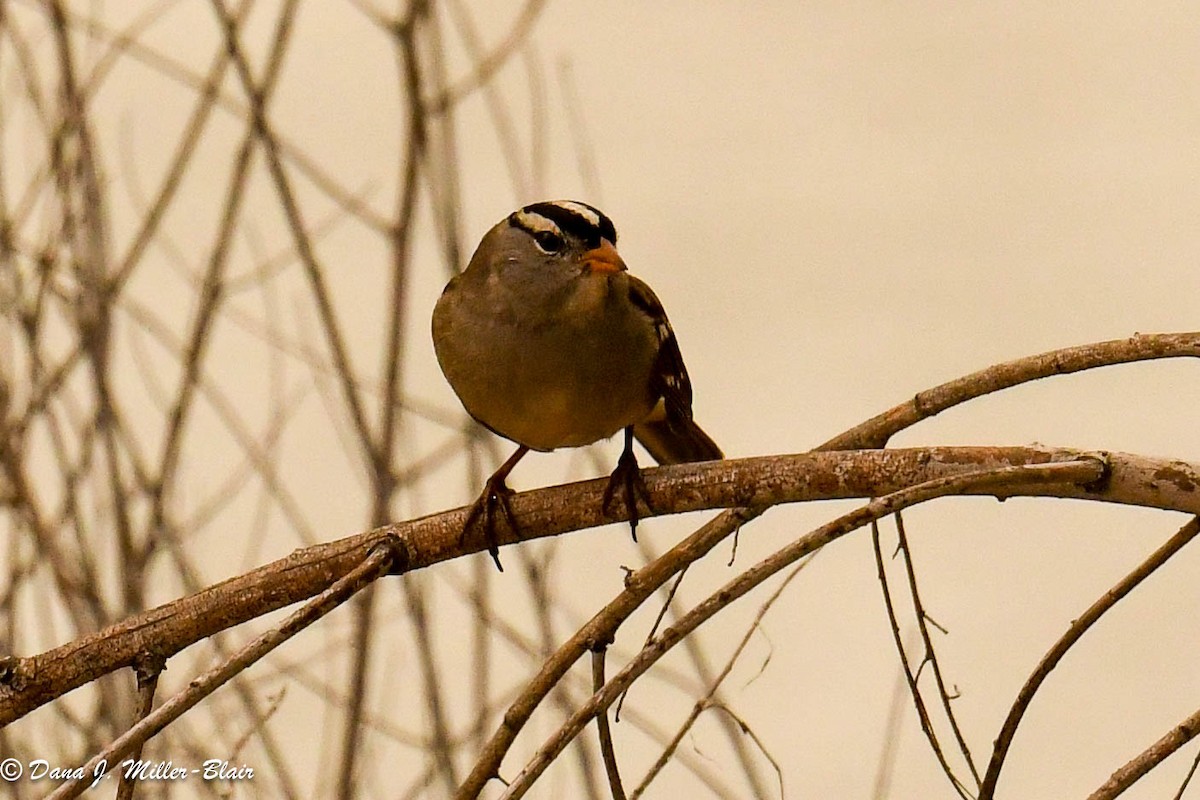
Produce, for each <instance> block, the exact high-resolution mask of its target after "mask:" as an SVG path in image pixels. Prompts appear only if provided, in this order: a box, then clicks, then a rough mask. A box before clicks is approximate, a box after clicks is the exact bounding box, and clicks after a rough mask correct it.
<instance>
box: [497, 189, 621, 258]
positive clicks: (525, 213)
mask: <svg viewBox="0 0 1200 800" xmlns="http://www.w3.org/2000/svg"><path fill="white" fill-rule="evenodd" d="M509 221H510V222H511V223H512V224H513V225H516V226H517V227H519V228H523V229H524V230H527V231H529V233H530V234H536V233H540V232H550V233H556V234H558V235H560V236H562V235H566V236H571V237H574V238H576V239H580V240H582V241H583V242H585V243H586V244H587V246H588V247H599V246H600V239H601V238H604V239H608V241H610V242H612V243H613V244H616V243H617V229H616V227H615V226H614V225H613V223H612V220H611V219H609V218H608V217H606V216H605V215H604V212H602V211H600V210H599V209H597V208H594V207H593V206H589V205H588V204H587V203H577V202H575V201H573V200H551V201H547V202H544V203H533V204H532V205H528V206H525V207H524V208H522V209H520V210H519V211H514V212H513V213H512V214H511V215H509Z"/></svg>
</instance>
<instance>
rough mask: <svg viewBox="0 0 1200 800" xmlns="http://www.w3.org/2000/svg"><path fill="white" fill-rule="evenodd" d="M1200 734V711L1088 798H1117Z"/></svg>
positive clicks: (1121, 769)
mask: <svg viewBox="0 0 1200 800" xmlns="http://www.w3.org/2000/svg"><path fill="white" fill-rule="evenodd" d="M1197 735H1200V710H1197V711H1196V712H1195V713H1193V714H1192V715H1191V716H1189V717H1188V718H1187V719H1185V720H1184V721H1183V722H1181V723H1179V724H1178V725H1176V726H1175V727H1174V728H1172V729H1171V730H1170V731H1168V732H1167V733H1166V735H1164V736H1163V737H1162V738H1161V739H1159V740H1158V741H1157V742H1155V743H1154V744H1152V745H1150V746H1149V747H1148V748H1146V750H1145V751H1143V752H1142V753H1141V754H1139V755H1138V756H1137V757H1136V758H1134V759H1133V760H1131V761H1130V762H1129V763H1128V764H1126V765H1125V766H1123V767H1121V768H1120V769H1119V770H1117V771H1116V772H1114V773H1113V774H1112V777H1111V778H1109V779H1108V780H1107V781H1105V782H1104V785H1103V786H1101V787H1100V788H1099V789H1097V790H1096V791H1094V792H1092V793H1091V794H1089V795H1088V798H1087V800H1111V799H1112V798H1114V797H1117V796H1118V795H1120V794H1121V793H1122V792H1124V791H1125V790H1126V789H1128V788H1129V787H1130V786H1132V785H1133V784H1134V783H1136V782H1137V781H1138V780H1139V779H1140V778H1141V777H1142V776H1143V775H1145V774H1146V773H1147V772H1149V771H1150V770H1152V769H1154V768H1155V767H1156V766H1158V765H1159V764H1161V763H1162V762H1163V761H1165V760H1166V759H1167V756H1169V755H1171V754H1172V753H1174V752H1175V751H1176V750H1178V749H1179V748H1181V747H1183V746H1184V745H1185V744H1187V743H1188V742H1190V741H1191V740H1192V739H1195V738H1196V736H1197Z"/></svg>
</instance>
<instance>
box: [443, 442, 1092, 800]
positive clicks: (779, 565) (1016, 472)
mask: <svg viewBox="0 0 1200 800" xmlns="http://www.w3.org/2000/svg"><path fill="white" fill-rule="evenodd" d="M1095 466H1096V465H1095V464H1094V463H1088V462H1087V461H1073V462H1067V463H1061V462H1060V463H1052V464H1040V465H1030V466H1016V467H998V468H994V469H984V470H976V471H973V472H970V473H967V474H962V475H953V476H947V477H943V478H934V479H933V480H930V481H925V482H923V483H920V484H918V485H915V486H910V487H908V488H906V489H901V490H899V491H897V492H892V493H888V494H887V495H886V496H884V497H880V498H877V499H875V500H872V501H871V502H869V503H867V504H866V505H865V506H860V507H859V508H856V509H855V510H853V511H851V512H850V513H848V514H844V515H843V516H841V517H838V518H837V519H835V520H832V521H831V522H828V523H826V524H824V525H822V526H821V527H819V528H817V529H816V530H814V531H812V532H810V533H808V534H805V535H804V536H802V537H800V538H799V539H797V540H795V541H794V542H792V543H791V544H789V545H787V546H785V547H783V548H781V549H780V550H778V551H776V552H775V553H773V554H772V555H771V556H769V557H768V558H766V559H764V560H762V561H760V562H759V563H758V564H755V565H754V566H753V567H751V568H750V569H748V570H746V571H745V572H743V573H742V574H740V575H738V576H737V577H736V578H734V579H733V580H731V581H729V582H728V583H726V584H725V585H724V586H722V587H721V588H720V589H718V590H717V591H716V592H714V593H713V594H711V595H709V597H708V598H706V599H705V600H704V601H703V602H701V603H699V604H698V605H697V606H696V607H695V608H693V609H692V610H691V611H689V612H688V613H687V614H685V615H684V616H683V617H681V618H680V619H679V621H678V622H676V623H675V624H674V625H672V626H671V627H669V628H667V629H666V630H665V631H663V632H662V633H661V634H659V635H658V636H657V637H656V638H655V640H654V641H653V642H651V643H650V644H648V645H647V646H646V647H644V648H642V650H641V652H639V653H638V654H637V655H636V656H634V658H633V659H631V660H630V661H629V663H628V664H626V665H625V667H624V668H623V669H622V670H621V671H620V672H618V673H617V674H616V675H615V676H613V678H612V680H610V681H609V682H608V683H607V684H606V685H605V686H604V689H603V690H601V691H599V692H597V693H596V694H594V695H592V698H591V699H590V700H589V701H588V702H587V703H585V704H583V706H581V707H580V708H579V710H578V711H576V712H575V713H574V714H573V715H572V716H571V718H570V719H569V720H567V722H566V723H564V724H563V726H562V727H561V728H559V729H558V731H556V732H555V733H554V734H553V735H552V736H551V737H550V738H549V739H548V740H547V741H546V743H545V744H544V745H543V746H542V747H541V748H540V749H539V750H538V752H537V754H536V755H535V756H534V757H533V759H531V760H530V762H529V763H528V764H527V765H526V767H525V768H524V769H523V770H521V772H520V774H518V775H517V776H516V778H514V779H513V781H512V783H511V784H509V786H508V788H507V790H506V791H505V792H504V794H503V795H502V796H501V800H517V798H520V797H522V796H524V794H525V792H526V791H527V790H528V789H529V787H530V786H531V785H532V784H533V782H534V781H535V780H537V778H538V776H539V775H541V773H542V772H543V771H544V770H545V768H546V767H547V766H549V764H550V763H551V762H552V761H553V760H554V759H555V758H556V757H557V755H558V753H560V752H562V749H563V748H564V747H566V746H567V745H568V744H569V743H570V742H571V741H572V740H573V739H574V738H575V737H576V736H577V735H578V734H579V732H580V731H581V730H582V729H583V727H584V726H585V725H586V724H587V723H588V722H589V721H590V720H591V719H592V718H593V717H594V716H596V715H597V714H600V713H603V712H604V710H605V709H607V708H608V707H609V705H611V704H612V703H613V702H614V701H615V700H616V699H617V697H619V696H620V694H621V693H622V692H624V691H625V690H626V689H627V688H628V687H629V686H630V685H631V684H632V683H633V681H635V680H636V679H637V678H638V677H640V676H641V675H642V674H644V673H645V672H646V670H648V669H649V668H650V667H651V666H653V665H654V663H655V662H657V661H658V660H659V659H660V658H662V656H663V655H665V654H666V653H667V652H668V651H669V650H670V649H671V648H672V647H674V646H675V645H676V644H678V643H679V642H680V641H682V640H683V639H684V638H685V637H686V636H688V635H689V634H691V633H692V632H693V631H694V630H696V628H698V627H699V626H700V625H701V624H703V623H704V622H706V621H707V620H709V619H710V618H711V617H713V616H714V615H715V614H716V613H717V612H718V611H720V610H722V609H724V608H726V607H727V606H728V605H730V604H731V603H732V602H733V601H735V600H737V599H738V598H740V597H742V596H744V595H745V594H746V593H747V592H749V591H750V590H751V589H753V588H755V587H756V586H759V585H760V584H761V583H762V582H763V581H765V580H766V579H767V578H769V577H771V576H772V575H774V574H776V573H777V572H779V571H780V570H782V569H784V568H785V567H787V566H788V565H789V564H792V563H795V562H796V561H797V560H798V559H800V558H802V557H803V556H805V555H808V554H809V553H812V552H814V551H815V550H817V549H819V548H821V547H824V546H825V545H826V544H829V543H830V542H832V541H833V540H835V539H837V538H840V537H841V536H844V535H846V534H848V533H850V532H852V531H854V530H857V529H858V528H861V527H863V526H864V525H868V524H870V523H871V522H872V521H874V520H878V519H880V518H881V517H885V516H888V515H889V514H894V513H896V512H897V511H900V510H902V509H904V508H907V507H909V506H912V505H915V504H917V503H923V502H926V501H928V500H932V499H935V498H938V497H945V496H947V495H961V494H975V493H979V492H984V493H988V494H992V493H998V492H1003V491H1004V490H1005V489H1006V488H1008V487H1013V488H1015V487H1016V486H1024V485H1029V482H1044V485H1046V486H1054V485H1061V482H1063V481H1070V482H1081V481H1082V482H1088V481H1089V477H1088V476H1089V474H1095V473H1094V472H1093V471H1092V470H1093V469H1094V468H1095ZM460 794H461V790H460Z"/></svg>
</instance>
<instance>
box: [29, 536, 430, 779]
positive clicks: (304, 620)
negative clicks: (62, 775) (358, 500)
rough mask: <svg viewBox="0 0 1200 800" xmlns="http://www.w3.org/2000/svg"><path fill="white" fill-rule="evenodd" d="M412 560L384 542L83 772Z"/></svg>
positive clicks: (394, 542)
mask: <svg viewBox="0 0 1200 800" xmlns="http://www.w3.org/2000/svg"><path fill="white" fill-rule="evenodd" d="M406 561H407V555H406V552H405V549H404V544H403V543H402V542H401V541H400V540H399V539H397V538H395V537H391V538H389V539H384V540H381V541H380V545H379V546H378V547H375V548H373V549H372V550H371V551H370V553H368V555H367V557H366V558H365V559H363V560H362V562H361V563H359V564H358V566H356V567H355V568H354V569H353V570H351V571H350V572H348V573H347V574H346V575H345V576H343V577H342V578H340V579H339V580H337V581H335V582H334V583H333V584H332V585H331V586H330V587H329V588H328V589H326V590H325V591H323V592H321V594H320V595H318V596H317V597H314V598H313V599H312V600H311V601H309V602H308V603H306V604H305V605H304V607H303V608H301V609H299V610H298V611H296V612H295V613H293V614H292V615H291V616H289V617H288V618H287V619H285V620H284V621H283V622H282V623H281V624H280V625H279V626H278V627H275V628H272V629H271V630H269V631H267V632H265V633H263V634H262V635H261V636H258V637H256V638H255V639H254V640H253V641H251V642H249V643H248V644H247V645H246V646H245V647H243V648H242V649H241V650H239V651H238V652H237V653H235V654H234V655H233V656H232V657H230V658H229V659H227V660H225V661H223V662H222V663H221V664H219V665H217V666H216V667H213V668H212V669H210V670H208V671H206V672H204V673H203V674H201V675H199V676H197V677H195V678H193V679H192V681H191V683H189V684H188V687H187V688H186V689H185V690H183V691H182V692H180V693H179V694H177V695H175V696H174V697H172V698H171V699H170V700H168V701H167V702H165V703H163V704H162V705H161V706H159V707H158V708H157V709H155V710H154V711H153V712H151V713H150V714H149V715H147V716H146V717H143V718H142V719H141V720H140V721H138V722H137V723H136V724H135V725H134V726H133V727H131V728H130V729H129V730H127V731H126V732H125V733H124V734H122V735H121V736H119V737H118V738H117V739H116V740H115V741H113V742H112V744H110V745H109V746H108V747H107V748H105V750H104V751H103V752H101V753H98V754H97V755H95V756H93V757H92V758H91V759H89V760H88V762H87V763H86V764H85V765H84V766H83V767H82V772H83V773H84V774H85V775H94V774H95V772H96V768H97V766H98V765H99V764H101V763H102V762H103V763H107V764H111V763H115V762H117V761H119V760H120V759H122V758H124V757H125V756H127V755H128V754H129V753H131V752H133V750H134V749H135V748H137V747H140V746H141V744H142V743H144V742H145V741H146V740H147V739H149V738H150V737H152V736H154V735H155V734H157V733H158V732H159V731H161V730H162V729H163V728H165V727H166V726H167V725H168V724H170V723H171V722H172V721H174V720H175V719H177V718H178V717H179V716H180V715H182V714H183V713H184V712H186V711H188V710H189V709H191V708H192V707H193V706H195V705H196V704H197V703H199V702H200V701H201V700H203V699H204V698H205V697H208V696H209V695H210V694H212V693H213V692H214V691H215V690H216V689H217V688H218V687H220V686H221V685H222V684H224V683H226V682H228V681H229V679H230V678H232V677H233V676H235V675H237V674H238V673H240V672H242V671H243V670H245V669H246V668H248V667H249V666H250V665H252V664H253V663H254V662H256V661H258V660H259V659H260V658H262V657H263V656H265V655H266V654H267V653H269V652H271V651H272V650H274V649H275V648H276V647H278V646H279V645H281V644H283V643H284V642H286V641H287V640H288V639H290V638H291V637H292V636H294V635H296V634H297V633H299V632H300V631H302V630H304V629H305V628H307V627H308V626H309V625H311V624H312V623H314V622H316V621H317V620H319V619H320V618H321V617H323V616H325V615H326V614H328V613H329V612H330V611H332V610H333V609H335V608H337V607H338V606H339V605H341V604H342V603H344V602H345V601H346V600H348V599H350V598H351V597H353V596H354V595H355V594H356V593H357V592H359V591H360V590H361V589H363V588H364V587H366V586H369V585H370V584H371V582H372V581H374V580H375V579H376V578H378V577H380V576H381V575H384V574H386V573H388V572H389V571H392V570H397V571H401V572H402V571H404V568H405V566H406ZM89 783H90V781H88V780H87V779H86V778H80V779H78V780H71V781H68V782H66V783H63V784H62V785H60V786H59V788H58V789H56V790H55V791H54V792H53V794H51V795H50V798H51V800H67V798H72V797H78V796H79V795H80V794H82V793H83V792H84V791H85V790H86V789H87V788H88V785H89Z"/></svg>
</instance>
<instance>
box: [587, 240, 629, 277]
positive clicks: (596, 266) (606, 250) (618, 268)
mask: <svg viewBox="0 0 1200 800" xmlns="http://www.w3.org/2000/svg"><path fill="white" fill-rule="evenodd" d="M583 267H584V271H585V272H601V273H604V272H607V273H616V272H624V271H625V270H626V269H627V267H626V266H625V262H624V261H622V260H621V256H620V254H619V253H617V248H616V247H614V246H613V243H612V242H610V241H609V240H608V239H601V240H600V246H599V247H595V248H592V249H591V250H588V251H587V252H586V253H584V254H583Z"/></svg>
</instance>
